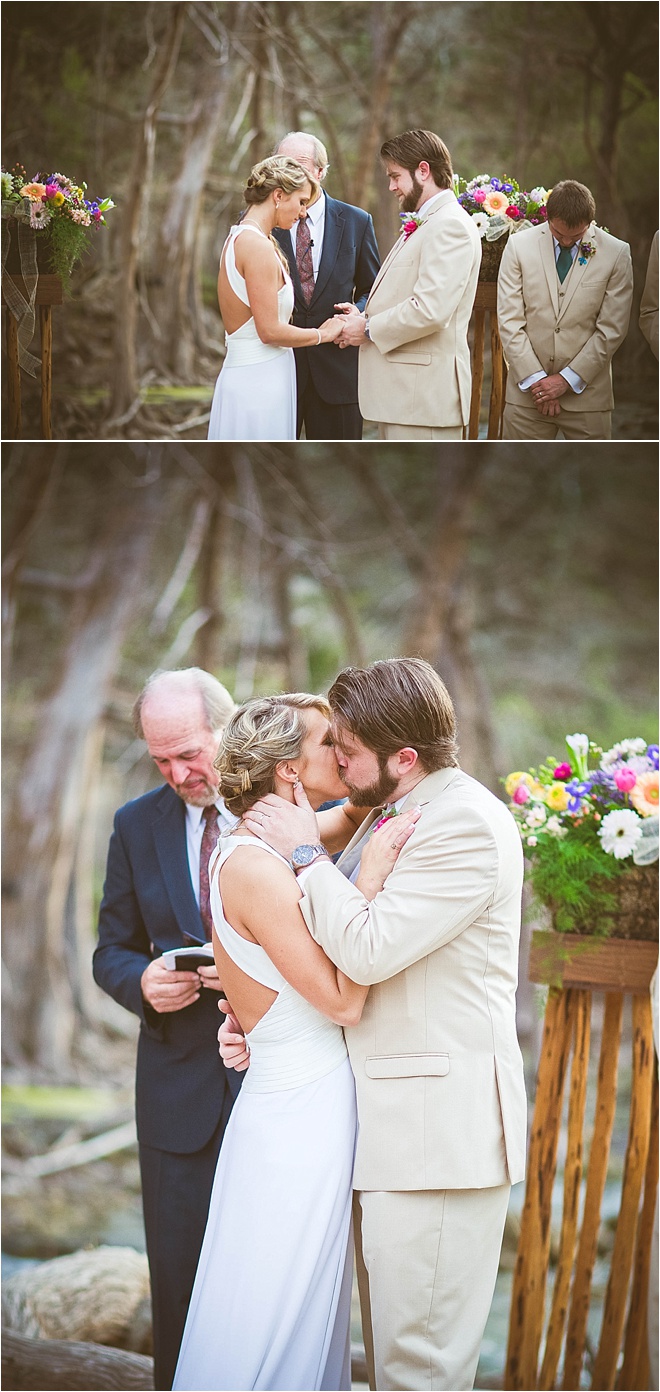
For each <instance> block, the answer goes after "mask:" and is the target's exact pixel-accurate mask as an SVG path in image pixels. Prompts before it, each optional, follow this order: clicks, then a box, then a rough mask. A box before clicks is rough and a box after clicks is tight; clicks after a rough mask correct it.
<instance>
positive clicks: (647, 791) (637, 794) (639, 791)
mask: <svg viewBox="0 0 660 1392" xmlns="http://www.w3.org/2000/svg"><path fill="white" fill-rule="evenodd" d="M630 801H631V802H632V805H633V807H634V808H635V809H636V811H637V812H639V815H640V817H655V816H656V815H657V812H658V773H657V771H656V772H652V773H638V775H637V782H636V784H635V786H634V788H633V789H632V790H631V792H630Z"/></svg>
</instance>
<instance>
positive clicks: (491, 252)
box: [479, 232, 511, 282]
mask: <svg viewBox="0 0 660 1392" xmlns="http://www.w3.org/2000/svg"><path fill="white" fill-rule="evenodd" d="M510 236H511V233H510V232H505V233H503V235H502V236H501V237H498V238H497V241H495V242H487V241H486V238H485V237H482V239H481V266H480V267H479V279H480V280H487V281H490V282H493V281H496V280H497V277H498V275H499V270H500V261H501V260H502V257H503V255H504V248H505V246H506V245H507V243H508V241H509V237H510Z"/></svg>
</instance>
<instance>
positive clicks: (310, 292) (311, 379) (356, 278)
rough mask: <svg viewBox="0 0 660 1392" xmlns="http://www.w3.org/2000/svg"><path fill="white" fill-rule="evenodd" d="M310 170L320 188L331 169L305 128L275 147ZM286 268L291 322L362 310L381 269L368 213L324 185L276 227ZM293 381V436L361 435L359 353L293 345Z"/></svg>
mask: <svg viewBox="0 0 660 1392" xmlns="http://www.w3.org/2000/svg"><path fill="white" fill-rule="evenodd" d="M274 153H275V154H277V155H287V156H288V157H289V158H290V159H295V160H297V161H298V164H301V165H302V166H303V168H304V169H307V170H308V171H309V173H310V174H311V175H312V178H314V179H316V181H317V182H318V184H319V185H321V184H322V181H323V180H324V179H325V176H326V174H327V171H328V156H327V152H326V149H325V146H324V145H322V143H321V141H320V140H317V139H316V136H314V135H309V134H307V133H306V132H305V131H292V132H290V133H289V134H288V135H285V136H284V139H283V140H281V141H280V143H279V145H278V146H277V148H276V150H275V151H274ZM273 236H274V237H276V238H277V240H278V242H279V244H280V246H281V247H282V250H283V251H284V253H285V255H286V258H287V260H288V262H289V267H290V270H291V278H292V280H293V287H294V290H295V297H296V298H295V305H294V311H293V323H294V324H295V325H296V327H297V328H301V329H307V328H318V327H319V326H320V325H321V324H322V323H323V322H324V320H326V319H329V318H330V317H331V316H332V315H333V314H334V313H335V305H337V304H343V303H345V302H348V301H350V300H353V301H354V302H355V304H356V305H357V306H358V308H359V309H360V310H363V309H364V306H365V304H366V301H367V296H368V294H369V291H370V290H371V287H372V285H373V283H374V280H375V279H376V275H377V273H378V271H379V269H380V257H379V255H378V246H377V243H376V234H375V232H374V226H373V222H372V220H371V217H370V215H369V213H366V212H365V211H364V209H362V208H355V207H353V205H352V204H351V203H340V202H339V201H338V199H336V198H330V197H329V196H328V194H327V193H325V192H324V190H323V188H322V187H321V188H320V189H319V194H318V197H317V198H316V199H315V201H314V202H313V203H311V204H310V205H309V207H308V209H307V217H306V218H304V219H301V220H300V221H298V222H296V223H294V225H293V227H292V229H291V231H290V232H289V231H285V230H283V229H280V228H275V229H274V232H273ZM294 353H295V359H296V377H297V382H298V435H299V436H300V435H301V433H302V429H303V426H304V427H305V438H306V439H307V440H361V439H362V416H361V415H360V408H359V406H358V390H357V374H358V350H357V348H345V349H344V350H343V351H342V352H339V351H338V349H337V348H336V347H335V345H334V344H333V343H327V344H322V345H321V347H316V346H315V347H314V349H313V350H310V349H308V348H294Z"/></svg>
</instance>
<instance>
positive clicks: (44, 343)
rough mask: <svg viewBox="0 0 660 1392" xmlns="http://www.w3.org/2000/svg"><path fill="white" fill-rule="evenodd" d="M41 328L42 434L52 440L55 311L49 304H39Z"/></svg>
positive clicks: (45, 438)
mask: <svg viewBox="0 0 660 1392" xmlns="http://www.w3.org/2000/svg"><path fill="white" fill-rule="evenodd" d="M39 326H40V329H41V434H42V436H43V438H44V440H52V438H53V429H52V424H51V409H52V373H53V311H52V309H51V306H50V305H49V304H42V305H40V306H39Z"/></svg>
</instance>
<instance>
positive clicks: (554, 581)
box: [3, 443, 657, 1082]
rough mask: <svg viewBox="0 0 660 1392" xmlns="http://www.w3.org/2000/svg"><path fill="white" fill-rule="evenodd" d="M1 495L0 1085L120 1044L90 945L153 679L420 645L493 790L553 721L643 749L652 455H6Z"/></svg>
mask: <svg viewBox="0 0 660 1392" xmlns="http://www.w3.org/2000/svg"><path fill="white" fill-rule="evenodd" d="M3 486H4V499H5V507H4V517H3V524H4V532H5V536H4V556H3V575H4V581H5V584H4V609H3V641H4V664H3V672H4V678H5V683H6V697H5V759H4V772H5V800H4V816H5V839H4V848H5V854H4V866H3V904H4V953H3V955H4V962H5V972H4V984H5V989H6V992H7V1003H6V1006H5V1012H4V1022H3V1023H4V1029H3V1041H4V1047H5V1056H6V1060H7V1064H8V1074H7V1077H8V1079H9V1080H11V1079H15V1080H20V1079H25V1078H30V1079H32V1080H33V1081H35V1080H39V1079H44V1080H47V1079H49V1078H50V1079H55V1078H56V1079H58V1080H59V1081H60V1082H63V1081H66V1080H67V1079H69V1080H71V1081H74V1080H75V1079H76V1078H77V1079H81V1078H83V1077H90V1076H92V1077H93V1076H94V1075H95V1074H96V1075H98V1073H101V1074H102V1075H103V1076H104V1077H107V1074H108V1067H107V1055H106V1053H105V1052H104V1048H105V1046H106V1045H107V1047H109V1048H111V1047H112V1040H113V1038H118V1037H119V1036H121V1034H122V1032H123V1033H124V1035H125V1033H126V1031H127V1030H130V1031H131V1033H132V1032H133V1025H134V1022H133V1021H132V1020H131V1019H130V1018H129V1016H128V1015H127V1014H126V1012H124V1011H121V1010H119V1008H118V1007H115V1006H114V1003H113V1002H112V1001H110V1000H109V998H108V997H105V996H103V995H102V994H101V993H100V992H99V991H98V990H97V988H96V987H95V986H94V984H93V982H92V979H91V967H90V958H91V951H92V947H93V942H94V938H95V919H96V910H97V906H98V902H99V898H100V894H101V888H102V881H103V874H104V866H105V855H106V849H107V842H108V837H109V834H110V830H111V824H112V816H113V814H114V811H115V809H116V808H117V807H118V806H119V805H120V804H121V803H123V802H124V801H126V800H127V799H128V798H131V797H136V796H139V795H140V794H141V793H143V792H144V791H145V790H146V789H148V788H150V787H152V786H156V785H157V783H158V782H159V781H160V780H159V779H158V775H157V772H156V770H155V769H154V767H153V766H152V764H151V762H150V760H149V759H148V757H147V756H146V755H145V749H144V745H143V744H142V743H141V742H140V741H138V740H136V739H135V738H134V735H133V733H132V727H131V709H132V705H133V701H134V699H135V697H136V695H137V693H138V691H139V690H140V688H141V686H142V683H143V682H144V680H145V678H146V677H147V676H148V675H149V673H150V672H151V671H152V670H154V669H155V668H156V667H169V666H188V665H190V664H193V663H197V664H199V665H200V666H203V667H206V668H208V669H209V670H210V671H212V672H214V673H215V674H216V675H217V676H218V677H219V678H220V679H221V680H222V681H223V682H225V684H226V685H227V686H228V687H229V689H230V690H231V691H232V692H233V693H234V694H235V696H236V698H237V700H239V701H242V700H245V699H247V698H249V697H250V696H252V695H256V694H260V693H263V692H269V691H280V690H286V689H298V690H299V689H311V690H327V688H328V686H329V685H330V683H331V682H332V680H333V678H334V677H335V675H336V673H337V671H338V670H339V669H340V668H341V667H342V666H344V665H346V664H347V663H362V662H367V661H370V660H373V659H374V658H377V657H385V656H393V655H397V654H419V655H422V656H425V657H426V658H428V659H429V660H430V661H431V662H432V663H433V664H434V665H435V666H436V667H437V669H438V670H439V671H440V672H441V674H442V675H443V677H444V678H445V680H446V681H447V684H448V686H449V688H450V690H451V693H452V695H453V697H454V699H455V702H456V705H457V708H458V717H459V738H460V745H461V762H462V764H463V766H464V767H465V768H466V770H467V771H468V772H470V773H472V774H474V775H475V776H476V777H478V778H480V779H481V780H482V781H483V782H485V783H487V784H488V785H489V786H490V787H491V788H493V790H494V791H496V792H497V791H501V785H500V779H501V777H502V776H503V775H505V774H506V773H507V772H509V771H511V769H513V768H525V767H527V766H528V765H529V764H535V763H538V762H540V761H541V760H542V759H544V758H545V757H546V756H547V755H549V754H553V755H554V756H555V757H557V758H558V759H559V758H561V756H562V750H563V747H564V746H563V739H564V736H565V734H567V733H572V732H573V731H575V730H580V731H582V730H584V731H587V732H588V733H589V734H590V735H591V736H592V737H593V738H594V739H595V740H597V741H598V742H599V743H601V744H602V745H603V746H604V747H608V745H609V744H611V743H613V742H614V741H615V740H616V739H620V738H623V737H627V736H636V735H642V736H643V737H644V738H646V739H647V740H651V739H652V738H655V735H656V710H655V677H656V660H655V633H656V627H657V622H656V599H655V578H656V492H657V468H656V459H655V450H654V448H653V446H650V445H648V446H647V445H638V446H637V447H636V450H635V453H634V456H631V451H630V449H629V447H626V446H624V445H617V444H613V445H609V446H593V447H589V448H585V447H584V446H575V445H568V444H567V445H564V446H563V447H562V448H561V449H552V450H547V449H546V450H539V449H535V448H534V447H532V446H526V445H515V446H509V445H504V444H500V445H489V444H470V445H457V446H453V445H444V446H433V445H421V446H412V447H408V448H403V447H402V448H399V447H398V446H392V445H390V446H387V445H385V446H382V445H378V444H374V445H373V446H371V447H369V448H368V449H365V448H364V447H363V446H360V445H357V446H347V447H345V448H344V449H343V450H342V453H341V455H338V453H337V451H336V450H334V449H333V448H332V447H331V446H326V445H309V446H306V447H305V448H303V449H302V450H301V449H300V447H296V446H295V445H293V446H281V447H275V446H270V445H264V446H258V445H251V446H243V445H236V446H222V445H213V446H204V445H192V446H188V445H184V444H181V443H179V444H168V445H158V444H154V445H151V446H147V445H140V444H128V443H125V444H105V445H102V446H99V445H96V446H94V445H92V446H87V445H82V444H71V445H64V444H60V445H50V446H45V445H44V446H38V445H20V444H16V445H13V446H9V447H7V449H6V453H5V462H4V468H3ZM104 1041H105V1044H104ZM110 1072H111V1070H110Z"/></svg>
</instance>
